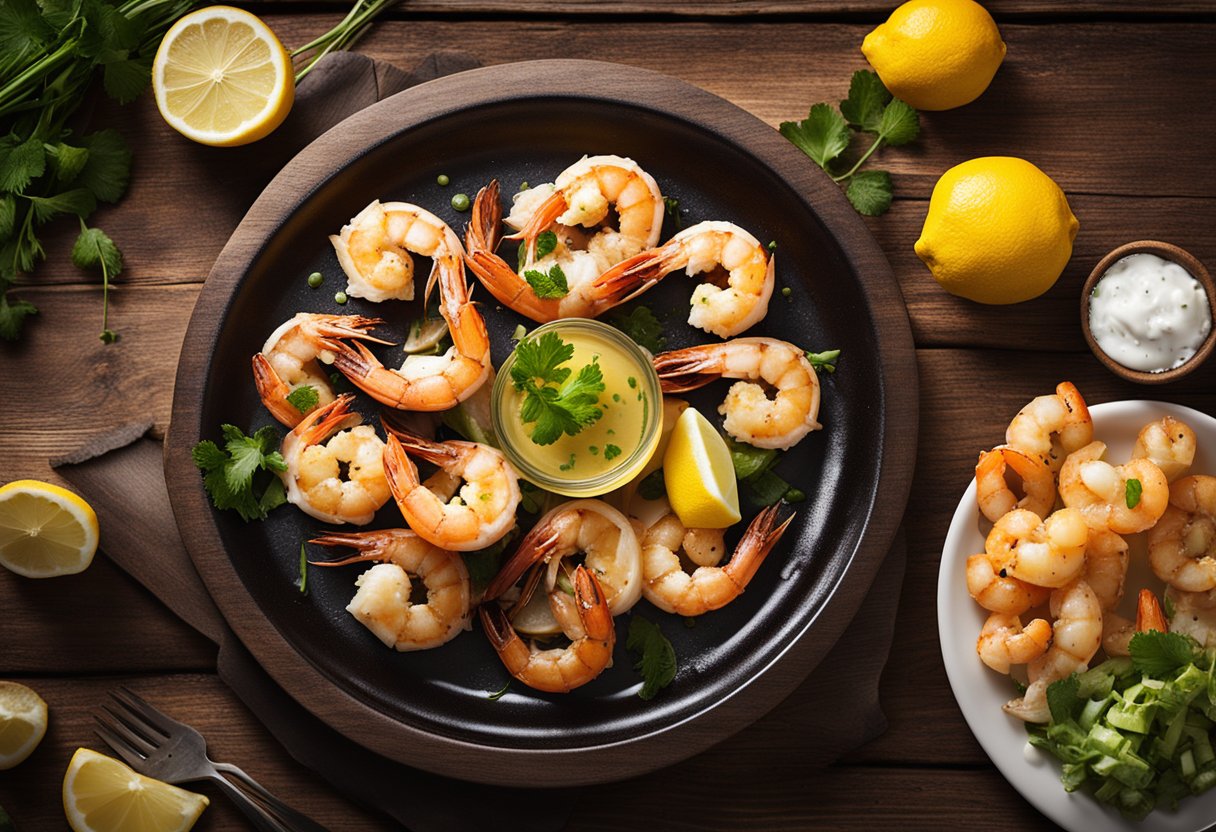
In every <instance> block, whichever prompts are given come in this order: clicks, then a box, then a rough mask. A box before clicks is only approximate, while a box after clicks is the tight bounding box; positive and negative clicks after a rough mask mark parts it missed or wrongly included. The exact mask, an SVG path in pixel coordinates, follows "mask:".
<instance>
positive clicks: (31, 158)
mask: <svg viewBox="0 0 1216 832" xmlns="http://www.w3.org/2000/svg"><path fill="white" fill-rule="evenodd" d="M45 170H46V149H45V147H44V146H43V143H42V142H41V141H40V140H39V139H38V138H37V137H33V138H29V139H26V140H25V141H22V140H21V139H20V138H18V137H17V135H16V134H15V133H14V134H10V135H8V136H4V137H3V138H0V191H11V192H13V193H18V194H19V193H23V192H24V191H25V188H26V186H27V185H29V184H30V180H32V179H34V178H35V177H38V176H42V174H43V172H44V171H45Z"/></svg>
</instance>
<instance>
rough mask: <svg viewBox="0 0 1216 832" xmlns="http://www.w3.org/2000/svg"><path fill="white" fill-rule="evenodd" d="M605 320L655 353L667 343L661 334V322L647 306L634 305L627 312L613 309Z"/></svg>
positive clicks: (661, 349) (660, 350)
mask: <svg viewBox="0 0 1216 832" xmlns="http://www.w3.org/2000/svg"><path fill="white" fill-rule="evenodd" d="M607 320H608V323H610V324H612V325H613V326H614V327H616V328H617V329H619V330H620V331H621V332H623V333H625V334H626V335H628V336H629V337H630V338H632V339H633V340H634V342H636V343H637V344H639V345H641V346H643V347H645V348H646V349H648V350H650V351H651V352H652V353H654V354H655V355H658V354H659V353H661V352H662V351H663V345H664V344H666V343H667V338H666V336H664V335H663V324H661V323H660V322H659V319H658V318H656V317H655V314H654V312H651V311H650V307H648V306H636V307H634V308H633V309H632V310H630V311H629V312H628V313H626V312H623V311H622V310H619V309H615V310H613V311H612V313H610V314H609V315H608V319H607Z"/></svg>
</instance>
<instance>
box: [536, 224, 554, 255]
mask: <svg viewBox="0 0 1216 832" xmlns="http://www.w3.org/2000/svg"><path fill="white" fill-rule="evenodd" d="M555 248H557V232H555V231H542V232H540V233H539V234H537V235H536V259H537V260H539V259H541V258H542V257H548V256H549V255H550V254H552V253H553V250H554V249H555Z"/></svg>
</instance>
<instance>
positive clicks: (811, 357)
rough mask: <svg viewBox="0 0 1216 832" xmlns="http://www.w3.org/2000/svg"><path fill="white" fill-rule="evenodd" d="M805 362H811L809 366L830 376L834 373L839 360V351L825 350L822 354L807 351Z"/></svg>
mask: <svg viewBox="0 0 1216 832" xmlns="http://www.w3.org/2000/svg"><path fill="white" fill-rule="evenodd" d="M806 360H807V361H809V362H811V366H812V367H814V368H815V369H816V370H823V371H824V372H826V373H829V374H831V373H834V372H836V362H837V361H839V360H840V350H826V351H824V352H810V351H808V352H807V354H806Z"/></svg>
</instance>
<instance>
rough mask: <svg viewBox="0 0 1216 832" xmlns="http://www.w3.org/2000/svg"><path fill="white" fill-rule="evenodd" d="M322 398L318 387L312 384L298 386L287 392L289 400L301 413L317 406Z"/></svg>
mask: <svg viewBox="0 0 1216 832" xmlns="http://www.w3.org/2000/svg"><path fill="white" fill-rule="evenodd" d="M320 400H321V397H320V395H319V394H318V393H317V388H315V387H313V386H312V385H311V384H305V385H304V386H303V387H297V388H296V389H295V390H292V391H291V392H290V393H288V394H287V401H288V402H290V403H291V406H292V407H294V408H295V409H296V410H298V411H300V412H301V413H307V412H308V411H310V410H312V409H313V408H314V407H316V406H317V402H318V401H320Z"/></svg>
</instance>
